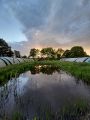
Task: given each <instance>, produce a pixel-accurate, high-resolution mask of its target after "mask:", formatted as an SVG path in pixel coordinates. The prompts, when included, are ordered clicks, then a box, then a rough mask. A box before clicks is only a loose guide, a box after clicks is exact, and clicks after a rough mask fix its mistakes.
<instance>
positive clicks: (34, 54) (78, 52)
mask: <svg viewBox="0 0 90 120" xmlns="http://www.w3.org/2000/svg"><path fill="white" fill-rule="evenodd" d="M13 55H16V57H21V55H20V52H19V51H16V50H14V52H13V51H12V49H11V47H10V46H9V45H8V44H7V43H6V41H5V40H3V39H0V56H8V57H12V56H13ZM86 56H88V55H87V53H86V52H85V51H84V49H83V47H81V46H74V47H72V48H71V49H70V50H63V49H62V48H58V49H57V50H56V49H54V48H52V47H47V48H42V49H41V50H39V49H36V48H32V49H31V50H30V53H29V56H28V58H33V59H35V58H38V59H60V58H74V57H86ZM22 57H23V58H27V56H26V55H25V56H22Z"/></svg>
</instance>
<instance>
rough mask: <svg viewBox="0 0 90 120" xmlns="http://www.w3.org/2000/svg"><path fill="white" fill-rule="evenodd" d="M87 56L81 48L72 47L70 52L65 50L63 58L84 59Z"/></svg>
mask: <svg viewBox="0 0 90 120" xmlns="http://www.w3.org/2000/svg"><path fill="white" fill-rule="evenodd" d="M86 56H87V54H86V52H85V51H84V49H83V48H82V47H81V46H75V47H72V48H71V50H66V51H65V52H64V54H63V57H66V58H74V57H86Z"/></svg>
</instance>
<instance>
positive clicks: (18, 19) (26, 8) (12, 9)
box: [0, 0, 90, 55]
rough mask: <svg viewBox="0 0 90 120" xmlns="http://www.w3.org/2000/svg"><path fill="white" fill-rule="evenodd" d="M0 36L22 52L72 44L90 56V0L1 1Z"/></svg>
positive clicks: (25, 53) (27, 53) (64, 46)
mask: <svg viewBox="0 0 90 120" xmlns="http://www.w3.org/2000/svg"><path fill="white" fill-rule="evenodd" d="M0 38H3V39H5V40H6V42H8V43H9V45H11V47H12V48H13V49H17V50H19V51H20V52H21V54H22V55H29V51H30V49H31V48H34V47H35V48H39V49H41V48H42V47H54V48H63V49H70V48H71V47H72V46H82V47H84V49H85V51H86V52H87V53H88V54H89V55H90V0H0Z"/></svg>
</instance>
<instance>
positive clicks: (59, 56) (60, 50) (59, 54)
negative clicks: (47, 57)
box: [56, 48, 64, 59]
mask: <svg viewBox="0 0 90 120" xmlns="http://www.w3.org/2000/svg"><path fill="white" fill-rule="evenodd" d="M63 53H64V50H63V49H62V48H58V50H57V51H56V55H57V59H60V58H61V56H62V54H63Z"/></svg>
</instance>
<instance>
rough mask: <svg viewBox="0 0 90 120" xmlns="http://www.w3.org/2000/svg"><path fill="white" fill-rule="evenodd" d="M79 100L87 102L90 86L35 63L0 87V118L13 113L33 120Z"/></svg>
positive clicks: (9, 119)
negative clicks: (45, 112) (29, 69)
mask: <svg viewBox="0 0 90 120" xmlns="http://www.w3.org/2000/svg"><path fill="white" fill-rule="evenodd" d="M79 99H81V100H85V101H86V100H87V101H88V103H89V102H90V87H89V86H87V85H85V84H84V83H82V82H81V81H79V82H78V83H77V82H76V79H75V78H74V77H72V76H70V75H68V74H67V73H65V72H63V71H60V70H59V69H58V68H56V67H52V66H48V67H47V66H35V67H34V68H33V69H32V70H31V71H28V72H26V73H24V74H21V75H20V76H19V78H17V79H13V80H10V81H9V82H8V83H7V84H5V85H4V86H2V87H0V120H3V119H5V118H6V119H7V120H12V118H13V115H14V114H15V113H20V114H21V115H22V116H23V118H22V119H21V120H27V119H29V120H32V118H33V116H35V115H37V116H41V115H42V114H43V116H44V111H45V110H46V111H47V109H49V110H50V111H51V112H52V113H53V112H54V113H55V112H58V111H60V108H62V107H63V106H64V105H65V104H71V103H75V102H76V101H77V100H79ZM54 120H55V119H54Z"/></svg>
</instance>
